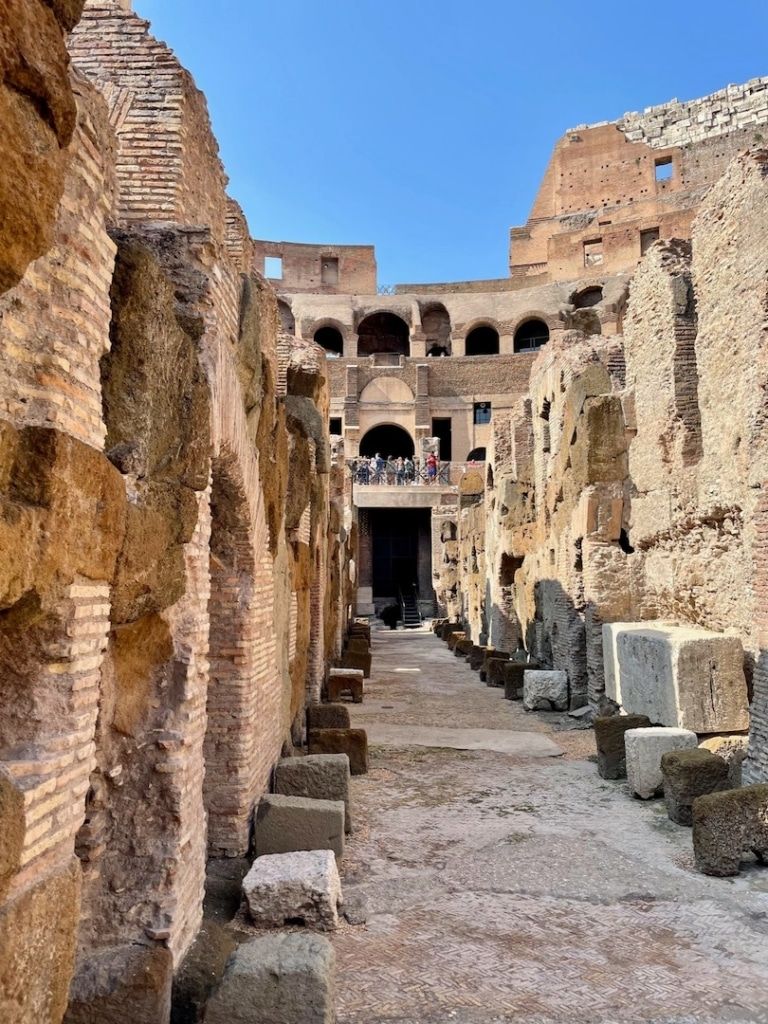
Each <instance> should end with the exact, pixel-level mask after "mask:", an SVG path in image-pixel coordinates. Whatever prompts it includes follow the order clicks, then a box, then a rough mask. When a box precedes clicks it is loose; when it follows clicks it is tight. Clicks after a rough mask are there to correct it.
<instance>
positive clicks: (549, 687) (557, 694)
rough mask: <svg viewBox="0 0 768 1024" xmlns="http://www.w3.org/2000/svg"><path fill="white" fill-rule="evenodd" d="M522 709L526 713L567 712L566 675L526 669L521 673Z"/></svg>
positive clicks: (564, 673)
mask: <svg viewBox="0 0 768 1024" xmlns="http://www.w3.org/2000/svg"><path fill="white" fill-rule="evenodd" d="M523 707H524V708H525V709H526V710H527V711H550V710H552V711H567V710H568V674H567V673H566V672H543V671H540V670H534V669H527V670H526V671H525V672H524V673H523Z"/></svg>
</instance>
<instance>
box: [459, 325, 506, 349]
mask: <svg viewBox="0 0 768 1024" xmlns="http://www.w3.org/2000/svg"><path fill="white" fill-rule="evenodd" d="M464 352H465V354H466V355H468V356H497V355H498V354H499V332H498V331H497V330H496V328H495V327H489V326H488V325H487V324H482V325H481V326H480V327H475V329H474V330H473V331H470V332H469V334H468V335H467V338H466V341H465V342H464Z"/></svg>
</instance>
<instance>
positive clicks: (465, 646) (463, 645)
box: [453, 640, 474, 658]
mask: <svg viewBox="0 0 768 1024" xmlns="http://www.w3.org/2000/svg"><path fill="white" fill-rule="evenodd" d="M473 647H474V644H473V643H472V641H471V640H457V641H456V646H455V647H454V648H453V653H454V654H455V655H456V657H457V658H466V657H467V655H468V654H469V653H470V651H471V650H472V648H473Z"/></svg>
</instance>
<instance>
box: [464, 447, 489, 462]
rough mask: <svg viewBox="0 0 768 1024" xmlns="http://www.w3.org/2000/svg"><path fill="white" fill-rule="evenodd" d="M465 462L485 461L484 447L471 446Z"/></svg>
mask: <svg viewBox="0 0 768 1024" xmlns="http://www.w3.org/2000/svg"><path fill="white" fill-rule="evenodd" d="M467 462H485V448H473V449H472V451H471V452H470V453H469V455H467Z"/></svg>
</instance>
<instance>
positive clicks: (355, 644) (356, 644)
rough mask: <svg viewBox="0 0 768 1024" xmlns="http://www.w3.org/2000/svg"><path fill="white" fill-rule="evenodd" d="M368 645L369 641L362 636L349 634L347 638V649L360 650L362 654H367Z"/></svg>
mask: <svg viewBox="0 0 768 1024" xmlns="http://www.w3.org/2000/svg"><path fill="white" fill-rule="evenodd" d="M370 646H371V645H370V643H369V642H368V640H367V639H366V638H365V637H364V636H350V637H349V639H348V640H347V650H348V651H362V653H363V654H367V653H368V651H369V649H370Z"/></svg>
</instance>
